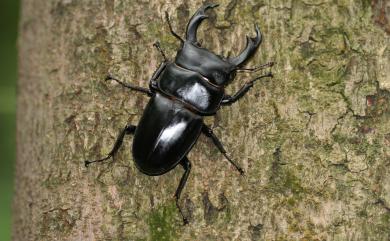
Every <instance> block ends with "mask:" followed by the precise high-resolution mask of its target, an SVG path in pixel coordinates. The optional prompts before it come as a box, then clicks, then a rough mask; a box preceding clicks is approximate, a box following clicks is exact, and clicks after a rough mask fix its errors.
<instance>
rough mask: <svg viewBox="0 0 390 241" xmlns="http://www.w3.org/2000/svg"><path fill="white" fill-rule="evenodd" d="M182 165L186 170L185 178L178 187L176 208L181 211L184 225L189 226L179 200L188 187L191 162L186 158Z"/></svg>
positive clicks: (181, 162)
mask: <svg viewBox="0 0 390 241" xmlns="http://www.w3.org/2000/svg"><path fill="white" fill-rule="evenodd" d="M180 164H181V165H182V166H183V168H184V174H183V176H182V177H181V179H180V183H179V186H178V187H177V190H176V192H175V200H176V207H177V209H179V212H180V214H181V216H182V218H183V223H184V224H188V220H187V218H186V217H184V214H183V211H182V210H181V208H180V205H179V199H180V194H181V192H182V191H183V188H184V186H185V185H186V182H187V180H188V176H189V175H190V172H191V162H190V161H189V160H188V158H187V157H184V158H183V159H182V160H181V161H180Z"/></svg>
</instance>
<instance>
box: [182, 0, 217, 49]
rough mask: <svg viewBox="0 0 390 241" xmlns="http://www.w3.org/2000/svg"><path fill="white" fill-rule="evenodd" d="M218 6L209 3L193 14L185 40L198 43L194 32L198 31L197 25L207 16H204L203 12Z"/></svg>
mask: <svg viewBox="0 0 390 241" xmlns="http://www.w3.org/2000/svg"><path fill="white" fill-rule="evenodd" d="M218 6H219V4H214V3H209V4H206V5H204V6H202V7H200V8H199V9H198V10H197V11H196V12H195V14H194V15H193V16H192V17H191V19H190V21H189V23H188V25H187V30H186V39H187V41H189V42H191V43H194V44H196V43H198V41H197V40H196V32H197V30H198V27H199V24H200V23H201V22H202V21H203V20H204V19H206V18H208V16H207V15H206V14H205V11H206V10H207V9H209V8H215V7H218Z"/></svg>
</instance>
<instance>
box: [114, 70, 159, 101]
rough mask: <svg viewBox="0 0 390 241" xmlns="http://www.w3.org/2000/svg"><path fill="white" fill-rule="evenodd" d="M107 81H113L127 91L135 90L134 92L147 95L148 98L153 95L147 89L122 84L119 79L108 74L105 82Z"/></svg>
mask: <svg viewBox="0 0 390 241" xmlns="http://www.w3.org/2000/svg"><path fill="white" fill-rule="evenodd" d="M107 80H114V81H115V82H117V83H118V84H120V85H122V86H123V87H126V88H129V89H131V90H135V91H139V92H142V93H144V94H147V95H149V96H152V95H153V94H152V92H151V91H150V90H149V89H146V88H143V87H139V86H134V85H132V84H128V83H125V82H123V81H121V80H119V79H117V78H115V77H113V76H112V75H110V74H109V75H108V76H107V77H106V81H107Z"/></svg>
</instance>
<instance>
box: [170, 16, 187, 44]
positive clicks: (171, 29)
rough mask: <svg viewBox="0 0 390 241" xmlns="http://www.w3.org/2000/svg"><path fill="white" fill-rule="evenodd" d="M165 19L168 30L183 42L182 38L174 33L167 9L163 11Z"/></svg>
mask: <svg viewBox="0 0 390 241" xmlns="http://www.w3.org/2000/svg"><path fill="white" fill-rule="evenodd" d="M165 20H166V21H167V23H168V27H169V31H171V34H172V35H173V36H175V37H176V38H177V39H178V40H179V41H180V42H181V43H184V40H183V39H182V38H181V37H180V36H179V35H178V34H177V33H175V31H173V28H172V25H171V20H170V19H169V14H168V12H167V11H165Z"/></svg>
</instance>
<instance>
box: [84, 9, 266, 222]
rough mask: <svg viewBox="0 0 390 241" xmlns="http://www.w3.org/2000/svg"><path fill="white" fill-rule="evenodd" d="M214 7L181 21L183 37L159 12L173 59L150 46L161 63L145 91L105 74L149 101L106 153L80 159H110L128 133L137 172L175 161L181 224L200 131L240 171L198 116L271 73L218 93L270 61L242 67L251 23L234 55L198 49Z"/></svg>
mask: <svg viewBox="0 0 390 241" xmlns="http://www.w3.org/2000/svg"><path fill="white" fill-rule="evenodd" d="M217 6H218V4H206V5H204V6H202V7H200V8H199V9H198V10H197V11H196V12H195V14H194V15H193V16H192V17H191V19H190V21H189V23H188V25H187V29H186V38H185V40H184V39H182V38H181V37H180V36H179V35H178V34H176V33H175V32H174V30H173V28H172V25H171V23H170V19H169V15H168V13H165V18H166V21H167V23H168V26H169V30H170V32H171V34H173V36H175V37H176V38H177V39H178V40H179V41H180V42H181V48H180V49H179V50H178V52H177V55H176V58H175V61H169V60H168V59H167V57H166V55H165V53H164V51H163V50H162V49H161V47H160V45H159V44H158V42H157V43H155V44H154V46H155V47H156V48H157V49H158V51H159V52H160V53H161V54H162V56H163V58H164V61H163V63H162V64H160V66H159V67H158V69H157V70H156V71H155V72H154V74H153V75H152V78H151V79H150V81H149V88H148V89H147V88H142V87H138V86H133V85H130V84H127V83H124V82H123V81H120V80H119V79H117V78H114V77H113V76H111V75H109V76H108V77H107V78H106V80H113V81H116V82H118V83H119V84H121V85H122V86H124V87H126V88H129V89H131V90H135V91H139V92H142V93H144V94H147V95H148V96H149V97H150V98H151V99H150V101H149V103H148V104H147V106H146V108H145V110H144V112H143V115H142V117H141V119H140V121H139V123H138V126H134V125H129V124H128V125H126V127H125V128H124V129H123V130H122V131H121V132H120V134H119V136H118V137H117V140H116V141H115V144H114V147H113V148H112V150H111V151H110V152H109V153H108V155H107V156H106V157H104V158H102V159H98V160H94V161H88V160H87V161H85V166H88V165H89V164H91V163H94V162H102V161H105V160H107V159H109V158H111V157H113V156H114V155H115V154H116V153H117V151H118V149H119V147H120V146H121V145H122V142H123V138H124V137H125V135H128V134H134V140H133V149H132V153H133V157H134V160H135V165H136V166H137V168H138V170H140V171H141V172H142V173H144V174H146V175H149V176H157V175H162V174H164V173H166V172H168V171H170V170H171V169H173V168H175V167H176V166H177V165H178V164H180V165H181V166H182V167H183V168H184V170H185V172H184V174H183V176H182V178H181V180H180V183H179V186H178V188H177V190H176V193H175V200H176V206H177V208H178V210H179V212H180V214H181V216H182V218H183V221H184V223H185V224H186V223H187V222H188V221H187V219H186V218H185V216H184V214H183V212H182V210H181V208H180V205H179V198H180V194H181V192H182V190H183V188H184V186H185V184H186V182H187V179H188V176H189V174H190V171H191V162H190V161H189V160H188V158H187V154H188V152H189V151H190V150H191V149H192V147H193V145H194V144H195V143H196V141H197V139H198V137H199V135H200V134H201V133H203V134H205V135H206V136H207V137H209V138H211V140H212V141H213V143H214V144H215V145H216V147H217V148H218V149H219V151H220V152H221V153H222V154H223V155H224V156H225V158H226V159H227V160H228V161H229V162H230V163H231V164H232V165H233V166H234V167H235V168H236V169H237V170H238V171H239V172H240V173H241V174H243V173H244V171H243V170H242V169H241V168H240V167H239V165H237V164H236V163H235V162H234V161H233V160H232V159H231V158H230V157H229V156H228V155H227V153H226V150H225V148H224V147H223V145H222V143H221V142H220V140H219V139H218V138H217V136H216V135H215V134H214V133H213V131H212V129H211V128H209V127H208V126H206V125H205V124H204V123H203V116H211V115H215V113H216V112H217V110H218V109H219V108H220V106H224V105H230V104H232V103H234V102H236V101H237V100H239V99H240V98H241V97H243V96H244V95H245V93H247V92H248V90H249V89H250V88H251V87H252V86H253V84H254V82H255V81H256V80H258V79H261V78H264V77H272V73H268V74H266V75H262V76H259V77H257V78H254V79H253V80H251V81H249V82H247V83H246V84H245V85H244V86H243V87H242V88H241V89H240V90H239V91H238V92H237V93H235V94H234V95H232V96H230V95H226V94H225V93H224V88H225V86H226V85H227V84H229V83H230V82H231V81H232V80H233V79H234V78H235V75H236V73H237V72H242V71H247V72H255V71H258V70H261V69H264V68H266V67H271V66H272V65H273V62H269V63H267V64H263V65H260V66H258V67H255V68H243V67H242V66H243V64H244V63H245V62H246V61H247V60H248V59H249V58H250V57H251V56H252V55H253V54H254V53H255V51H256V50H257V48H258V47H259V45H260V43H261V41H262V36H261V33H260V30H259V28H258V26H257V25H255V30H256V37H254V38H251V37H248V36H247V43H246V47H245V49H244V50H243V51H242V52H241V54H240V55H238V56H237V57H233V58H225V57H222V56H219V55H216V54H214V53H212V52H210V51H209V50H207V49H206V48H203V47H202V46H201V44H200V43H199V42H198V41H197V38H196V34H197V29H198V27H199V24H200V23H201V22H202V21H203V20H204V19H206V18H207V17H208V16H207V15H206V14H205V10H207V9H211V8H214V7H217Z"/></svg>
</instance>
